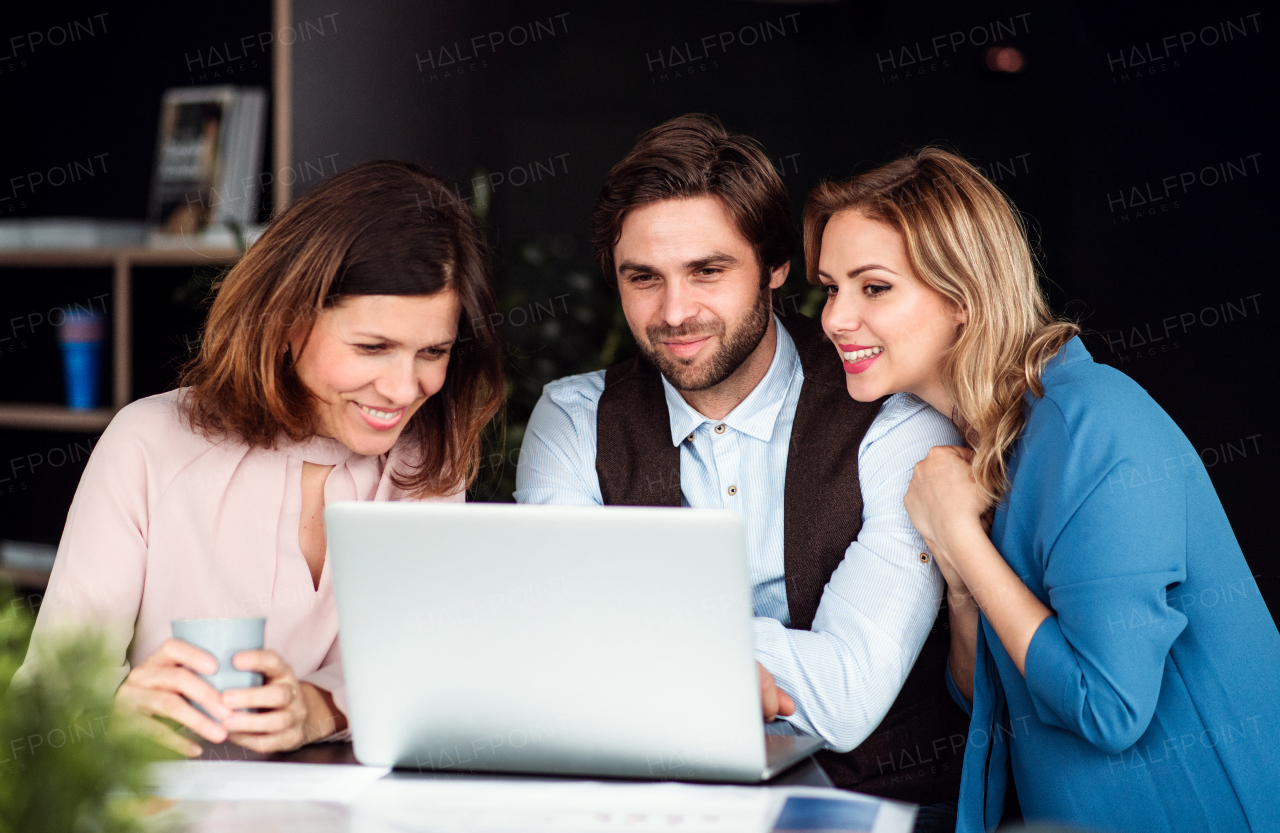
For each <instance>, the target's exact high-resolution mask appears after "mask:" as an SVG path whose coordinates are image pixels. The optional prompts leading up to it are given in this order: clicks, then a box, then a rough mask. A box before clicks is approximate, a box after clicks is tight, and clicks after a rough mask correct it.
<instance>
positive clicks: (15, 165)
mask: <svg viewBox="0 0 1280 833" xmlns="http://www.w3.org/2000/svg"><path fill="white" fill-rule="evenodd" d="M270 32H271V8H270V4H269V2H267V1H266V0H256V2H246V0H224V2H220V3H217V4H214V5H203V6H202V5H192V4H184V5H174V4H162V3H115V4H112V3H97V2H95V3H88V2H70V3H53V4H39V3H5V4H4V5H3V7H0V218H3V219H15V218H26V217H56V216H74V217H112V218H122V219H134V220H141V219H143V217H144V216H145V215H146V213H147V197H148V193H149V188H150V182H151V168H152V165H153V164H154V158H155V144H156V130H157V121H158V119H159V116H160V97H161V95H162V94H163V93H164V91H165V90H166V89H168V88H170V87H184V86H192V85H201V84H240V85H252V86H261V87H264V88H267V89H270V87H271V59H270V50H269V41H268V39H267V38H266V37H263V36H262V35H263V33H270ZM243 38H249V43H250V44H252V45H251V46H250V47H249V48H248V49H247V50H245V48H244V47H243V45H242V44H241V40H242V39H243ZM263 43H267V44H268V49H266V50H264V49H262V48H259V46H258V45H259V44H263ZM270 152H271V140H270V135H269V134H268V139H267V148H266V154H267V158H268V159H269V158H270ZM77 163H78V166H77ZM68 168H71V169H72V170H74V171H76V174H75V175H72V176H68V175H67V174H66V173H65V171H67V170H68ZM60 172H61V173H60ZM89 172H91V173H89ZM267 187H268V189H270V187H271V186H270V184H268V186H267ZM269 200H270V194H268V196H267V202H266V204H267V205H270V201H269ZM263 216H264V217H265V214H264V215H263ZM211 277H212V274H211V273H210V272H209V270H199V271H196V270H191V269H186V270H183V269H157V268H146V269H137V270H135V271H134V304H133V331H134V339H133V348H134V374H133V380H132V382H133V391H134V395H135V396H147V395H149V394H153V393H159V392H161V391H164V390H167V389H168V388H170V387H171V386H172V385H173V382H174V379H175V378H176V373H177V369H178V366H179V365H180V363H181V362H182V361H183V360H184V359H185V358H186V356H187V354H188V351H189V349H190V346H191V345H192V344H194V343H195V341H196V338H197V336H198V334H199V328H200V325H201V323H202V321H203V316H204V308H203V307H202V305H201V302H202V300H203V295H204V290H205V289H207V287H208V284H209V280H210V279H211ZM113 303H114V299H113V297H112V294H111V270H110V269H14V268H7V267H6V268H0V401H5V402H49V403H58V404H60V403H61V402H62V401H63V380H62V367H61V361H60V358H59V354H58V346H57V340H56V335H55V332H54V329H53V327H52V325H51V324H49V323H48V317H49V311H50V310H52V309H54V308H55V307H59V306H65V305H69V304H78V305H80V306H81V307H90V308H92V309H95V310H99V311H106V310H110V309H111V308H112V304H113ZM103 386H104V390H103V391H102V392H101V395H102V396H103V398H104V400H105V401H109V398H110V382H109V380H108V379H104V380H103ZM97 436H98V432H93V433H75V432H61V431H57V432H54V431H29V430H12V429H0V538H10V539H18V540H30V541H41V542H45V543H57V541H58V538H59V537H60V536H61V533H62V525H63V522H64V521H65V520H66V514H67V508H68V506H70V504H71V497H72V495H73V494H74V493H75V487H76V483H77V482H78V480H79V477H80V473H81V472H82V471H83V470H84V465H85V461H86V460H87V458H88V454H89V450H90V449H91V448H92V447H93V445H94V443H96V441H97Z"/></svg>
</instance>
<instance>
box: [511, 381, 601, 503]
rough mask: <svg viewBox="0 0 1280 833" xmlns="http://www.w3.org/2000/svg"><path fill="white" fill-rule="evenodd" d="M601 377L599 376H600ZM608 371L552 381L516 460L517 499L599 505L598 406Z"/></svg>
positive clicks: (541, 399)
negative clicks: (597, 464)
mask: <svg viewBox="0 0 1280 833" xmlns="http://www.w3.org/2000/svg"><path fill="white" fill-rule="evenodd" d="M597 377H598V378H597ZM603 390H604V373H603V372H600V373H595V374H584V375H583V376H572V377H569V378H567V379H561V380H559V381H558V382H552V383H551V384H549V385H547V386H546V388H545V389H544V390H543V391H542V397H541V398H540V399H539V400H538V404H537V405H535V406H534V408H533V414H532V415H531V416H530V417H529V424H528V427H526V428H525V432H524V438H523V441H522V442H521V445H520V458H519V460H518V461H517V464H516V491H515V499H516V502H517V503H539V504H551V505H556V506H599V505H601V504H603V503H604V499H603V498H602V497H601V495H600V479H599V477H598V476H597V475H596V453H595V452H596V405H597V403H598V402H599V399H600V392H601V391H603Z"/></svg>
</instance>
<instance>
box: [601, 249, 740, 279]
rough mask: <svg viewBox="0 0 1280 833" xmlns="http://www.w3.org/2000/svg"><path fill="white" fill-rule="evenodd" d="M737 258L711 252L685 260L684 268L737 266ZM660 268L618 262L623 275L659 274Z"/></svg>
mask: <svg viewBox="0 0 1280 833" xmlns="http://www.w3.org/2000/svg"><path fill="white" fill-rule="evenodd" d="M738 262H739V261H738V259H737V258H736V257H734V256H733V255H731V254H726V253H724V252H711V253H710V254H707V255H704V256H702V257H700V258H696V259H694V260H689V261H685V264H684V268H685V269H687V270H688V271H690V272H693V271H696V270H698V269H705V268H706V267H708V266H737V265H738ZM661 271H662V270H660V269H657V268H655V267H653V266H649V265H647V264H644V263H637V262H636V261H634V260H624V261H622V263H619V264H618V274H619V275H625V274H627V273H628V272H653V273H654V274H660V273H661Z"/></svg>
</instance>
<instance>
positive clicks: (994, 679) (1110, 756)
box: [948, 339, 1280, 833]
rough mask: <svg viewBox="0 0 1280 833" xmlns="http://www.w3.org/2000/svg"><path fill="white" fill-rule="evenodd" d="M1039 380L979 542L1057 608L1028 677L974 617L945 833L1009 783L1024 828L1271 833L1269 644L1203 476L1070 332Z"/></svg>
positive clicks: (1278, 655)
mask: <svg viewBox="0 0 1280 833" xmlns="http://www.w3.org/2000/svg"><path fill="white" fill-rule="evenodd" d="M1043 381H1044V386H1045V395H1044V398H1042V399H1036V398H1035V397H1034V396H1032V395H1031V394H1028V395H1027V405H1028V418H1027V425H1026V429H1025V431H1024V433H1023V436H1022V437H1021V439H1019V441H1018V442H1017V444H1016V445H1015V446H1014V450H1013V454H1012V456H1011V459H1010V469H1009V472H1010V481H1011V483H1012V488H1011V489H1010V491H1009V493H1008V494H1007V495H1006V497H1005V499H1004V500H1003V501H1001V503H1000V505H999V506H998V507H997V509H996V515H995V522H994V524H993V525H992V528H991V540H992V542H993V543H994V544H995V546H996V549H997V550H999V551H1000V554H1001V555H1003V556H1004V559H1005V560H1006V561H1007V562H1009V565H1010V566H1011V567H1012V568H1013V569H1014V571H1015V572H1016V573H1017V574H1018V575H1019V576H1020V577H1021V578H1022V579H1023V581H1024V582H1025V583H1026V585H1027V587H1029V588H1030V589H1031V591H1032V592H1033V593H1035V594H1036V596H1038V597H1039V598H1040V600H1041V601H1042V602H1044V603H1045V604H1046V605H1048V606H1049V607H1050V608H1051V609H1052V610H1053V612H1054V615H1053V616H1051V617H1049V618H1048V619H1046V620H1045V621H1044V623H1043V624H1041V625H1040V628H1039V629H1038V630H1037V631H1036V633H1035V636H1034V637H1033V638H1032V640H1031V646H1030V648H1029V649H1028V651H1027V659H1026V671H1027V675H1026V678H1025V679H1023V676H1022V674H1020V673H1018V669H1017V668H1016V667H1015V666H1014V664H1013V661H1012V660H1010V659H1009V655H1008V653H1007V652H1006V651H1005V649H1004V646H1003V645H1001V644H1000V639H999V637H998V636H996V633H995V631H994V630H993V629H992V628H991V625H990V623H989V622H988V621H987V620H986V618H985V617H982V618H981V619H980V626H979V628H978V654H977V667H976V670H975V673H974V693H973V706H972V711H971V714H972V722H971V723H970V729H969V737H968V741H967V743H966V748H965V758H964V771H963V776H962V783H961V788H960V809H959V824H958V826H957V831H959V833H978V831H985V830H989V829H991V828H993V827H995V825H996V824H997V823H998V822H999V821H1000V815H1001V812H1002V811H1003V808H1004V802H1005V792H1006V787H1007V783H1008V777H1009V775H1012V777H1013V780H1014V784H1015V785H1016V787H1017V795H1018V801H1019V802H1020V804H1021V807H1022V812H1023V815H1024V816H1025V817H1026V819H1027V820H1028V821H1029V822H1030V821H1033V820H1043V821H1057V822H1063V823H1069V824H1075V825H1079V826H1082V827H1087V828H1092V829H1096V830H1110V831H1125V833H1131V832H1132V831H1175V830H1176V831H1193V830H1194V831H1199V830H1204V831H1209V830H1212V831H1248V830H1252V831H1280V633H1278V632H1277V631H1276V626H1275V623H1274V622H1273V621H1272V619H1271V616H1270V614H1269V613H1268V612H1267V607H1266V604H1265V603H1264V602H1263V600H1262V596H1261V595H1260V594H1259V592H1258V585H1257V583H1256V582H1255V581H1254V580H1253V575H1252V574H1251V573H1250V571H1249V566H1248V565H1247V564H1246V563H1245V560H1244V555H1243V554H1242V553H1241V552H1240V546H1239V544H1237V543H1236V539H1235V535H1234V534H1233V533H1232V531H1231V525H1230V524H1229V523H1228V522H1227V516H1226V513H1225V512H1224V511H1223V509H1222V504H1221V503H1219V501H1218V496H1217V494H1216V492H1214V489H1213V484H1212V483H1211V482H1210V481H1209V476H1208V473H1207V472H1206V471H1205V469H1204V466H1203V465H1202V464H1201V462H1200V458H1199V456H1198V455H1197V454H1196V451H1195V449H1194V448H1192V446H1191V444H1190V443H1189V442H1188V441H1187V438H1186V437H1185V436H1184V435H1183V433H1182V432H1181V431H1180V430H1179V429H1178V426H1177V425H1175V424H1174V422H1173V420H1171V419H1170V418H1169V416H1168V415H1167V414H1166V413H1165V412H1164V411H1163V410H1161V408H1160V406H1159V405H1157V404H1156V403H1155V401H1154V400H1153V399H1152V398H1151V397H1150V396H1148V395H1147V393H1146V392H1145V391H1144V390H1143V389H1142V388H1141V387H1139V386H1138V385H1137V384H1136V383H1135V382H1134V381H1133V380H1131V379H1130V378H1129V377H1127V376H1125V375H1124V374H1123V373H1120V372H1119V371H1117V370H1114V369H1112V368H1110V367H1107V366H1105V365H1099V364H1094V362H1093V359H1092V358H1091V357H1090V355H1089V352H1088V351H1087V350H1086V349H1085V347H1084V345H1083V344H1082V343H1081V342H1080V340H1079V339H1072V340H1071V341H1070V342H1068V343H1067V344H1066V345H1065V346H1064V347H1063V348H1062V350H1061V351H1060V352H1059V353H1058V355H1057V356H1056V357H1054V359H1053V360H1051V361H1050V363H1049V365H1048V366H1047V368H1046V370H1045V373H1044V375H1043ZM948 685H949V686H950V687H951V692H952V696H953V697H955V698H956V701H957V702H958V703H959V704H960V705H961V707H962V708H967V707H968V704H967V703H965V701H964V698H963V697H961V695H960V694H959V692H958V691H957V690H956V688H955V684H954V681H952V680H951V679H950V678H949V677H948Z"/></svg>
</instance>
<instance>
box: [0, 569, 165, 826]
mask: <svg viewBox="0 0 1280 833" xmlns="http://www.w3.org/2000/svg"><path fill="white" fill-rule="evenodd" d="M30 598H31V597H23V596H15V595H14V594H13V593H12V591H11V590H9V589H7V588H0V833H44V831H48V832H49V833H53V832H54V831H57V833H68V832H69V831H75V833H81V832H82V831H83V832H84V833H124V831H134V830H141V829H142V826H141V822H140V821H139V813H138V810H139V807H140V802H141V796H143V795H145V792H146V789H147V786H148V783H147V766H148V764H150V763H151V762H153V761H156V760H160V759H162V758H171V757H173V755H172V754H169V753H167V752H165V751H164V750H163V749H162V748H161V747H159V746H158V745H157V744H155V743H154V742H153V741H151V740H150V739H149V737H147V736H146V735H145V734H143V733H141V732H139V731H138V729H137V727H136V726H133V725H132V724H129V723H126V722H125V719H124V718H118V717H115V716H113V711H112V706H113V703H114V698H115V689H116V683H117V681H118V668H119V666H118V663H116V662H113V661H112V660H111V659H110V658H109V656H108V654H107V652H106V651H105V646H104V644H103V642H102V640H101V639H100V638H98V637H97V635H95V634H93V633H89V632H85V633H79V634H76V635H75V636H74V638H67V639H62V640H59V641H58V643H57V644H56V645H54V646H51V647H50V648H49V649H48V650H42V651H41V652H40V654H39V656H38V657H37V658H36V660H37V662H36V668H37V670H36V672H35V673H34V674H30V675H26V674H25V673H24V676H23V678H22V679H20V680H19V681H17V683H16V684H14V685H10V681H11V680H12V679H13V676H14V672H16V671H17V670H18V668H19V666H21V665H22V663H23V659H24V657H25V656H26V653H27V643H28V641H29V639H30V635H31V627H32V624H33V622H34V617H33V615H32V611H31V610H30V609H29V608H30V607H31V605H30V604H29V600H30Z"/></svg>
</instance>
